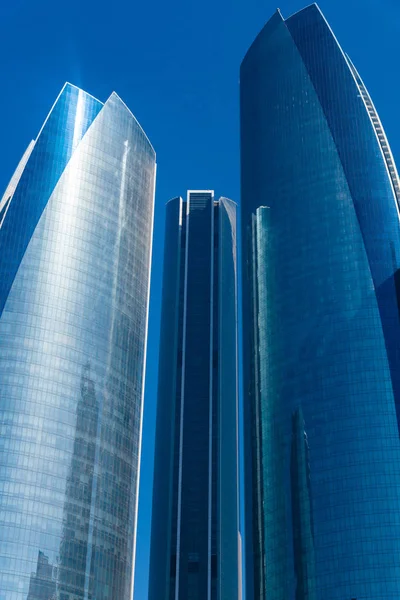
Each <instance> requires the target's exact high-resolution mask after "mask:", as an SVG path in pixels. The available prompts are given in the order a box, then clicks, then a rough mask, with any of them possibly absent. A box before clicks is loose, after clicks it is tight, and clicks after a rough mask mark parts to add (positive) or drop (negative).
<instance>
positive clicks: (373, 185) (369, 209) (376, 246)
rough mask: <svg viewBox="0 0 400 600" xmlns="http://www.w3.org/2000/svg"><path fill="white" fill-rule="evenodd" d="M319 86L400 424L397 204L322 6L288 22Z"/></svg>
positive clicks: (399, 231)
mask: <svg viewBox="0 0 400 600" xmlns="http://www.w3.org/2000/svg"><path fill="white" fill-rule="evenodd" d="M286 24H287V26H288V28H289V31H290V33H291V35H292V36H293V39H294V41H295V43H296V45H297V47H298V49H299V52H300V54H301V57H302V59H303V61H304V64H305V66H306V68H307V71H308V73H309V75H310V78H311V80H312V82H313V85H314V87H315V90H316V92H317V95H318V98H319V101H320V103H321V106H322V108H323V111H324V114H325V116H326V119H327V122H328V125H329V128H330V130H331V132H332V136H333V139H334V141H335V144H336V148H337V151H338V155H339V157H340V160H341V163H342V166H343V169H344V172H345V174H346V179H347V182H348V185H349V189H350V193H351V195H352V198H353V202H354V206H355V209H356V213H357V218H358V220H359V223H360V228H361V232H362V235H363V238H364V243H365V248H366V251H367V254H368V259H369V264H370V268H371V273H372V278H373V281H374V285H375V289H376V294H377V298H378V303H379V309H380V314H381V320H382V327H383V329H384V333H385V340H386V347H387V350H388V357H389V361H390V366H391V374H392V382H393V388H394V392H395V398H396V406H397V414H398V422H399V423H400V368H399V357H398V340H399V339H400V321H399V306H398V301H397V297H396V296H397V295H396V280H395V273H396V271H397V270H398V269H399V267H400V225H399V216H398V210H397V204H396V200H395V195H394V191H393V187H392V183H391V181H390V178H389V176H388V171H387V165H386V162H385V160H384V156H383V154H382V149H381V146H380V143H379V141H378V137H377V135H376V132H375V129H374V128H373V126H372V123H371V119H370V116H369V114H368V112H367V110H366V107H365V104H364V101H363V98H362V95H361V93H360V89H359V87H358V85H357V83H356V81H355V79H354V77H353V74H352V72H351V69H350V68H349V64H348V62H347V60H346V58H345V56H344V54H343V52H342V50H341V48H340V46H339V45H338V43H337V41H336V40H335V38H334V36H333V34H332V32H331V30H330V28H329V26H328V24H327V22H326V21H325V19H324V17H323V15H322V14H321V12H320V10H319V9H318V7H317V6H316V5H312V6H310V7H308V8H307V9H305V10H303V11H301V12H300V13H297V14H296V15H294V16H293V17H291V18H290V19H288V20H287V21H286Z"/></svg>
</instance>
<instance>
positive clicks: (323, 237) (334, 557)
mask: <svg viewBox="0 0 400 600" xmlns="http://www.w3.org/2000/svg"><path fill="white" fill-rule="evenodd" d="M240 85H241V146H242V148H241V152H242V156H241V160H242V204H241V207H242V213H241V214H242V241H243V319H244V406H245V429H246V440H245V448H246V452H245V456H246V464H245V469H246V485H245V490H246V494H247V503H246V518H247V530H246V542H247V548H246V556H247V580H248V586H247V598H248V599H252V600H253V599H255V600H260V599H263V600H265V599H267V600H287V599H288V598H296V600H322V599H324V600H351V599H357V600H377V599H378V598H379V600H389V599H390V600H395V599H398V598H399V597H400V568H399V556H400V519H399V515H400V444H399V426H398V424H399V419H400V353H399V340H400V324H399V308H400V305H399V300H400V287H399V286H400V271H399V267H400V226H399V204H398V202H399V199H400V194H399V190H400V187H399V180H398V175H397V171H396V167H395V164H394V161H393V156H392V153H391V151H390V148H389V144H388V142H387V139H386V136H385V133H384V131H383V128H382V125H381V122H380V120H379V117H378V114H377V112H376V110H375V108H374V105H373V103H372V100H371V98H370V96H369V94H368V92H367V90H366V87H365V85H364V84H363V82H362V80H361V78H360V76H359V74H358V73H357V71H356V69H355V67H354V66H353V64H352V63H351V61H350V59H349V58H348V57H347V56H346V55H345V54H344V53H343V51H342V49H341V48H340V46H339V45H338V42H337V40H336V38H335V36H334V35H333V33H332V31H331V29H330V27H329V25H328V24H327V22H326V21H325V19H324V17H323V15H322V14H321V12H320V10H319V9H318V7H317V6H316V5H315V4H313V5H312V6H309V7H308V8H305V9H304V10H302V11H300V12H298V13H297V14H295V15H293V16H292V17H290V18H289V19H286V20H284V19H283V17H282V15H281V14H280V12H279V11H278V12H276V14H275V15H274V16H273V17H272V18H271V20H270V21H269V22H268V23H267V24H266V25H265V27H264V29H263V30H262V31H261V33H260V34H259V35H258V37H257V38H256V40H255V41H254V43H253V45H252V46H251V48H250V49H249V51H248V53H247V55H246V57H245V58H244V61H243V63H242V66H241V77H240Z"/></svg>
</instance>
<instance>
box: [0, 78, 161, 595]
mask: <svg viewBox="0 0 400 600" xmlns="http://www.w3.org/2000/svg"><path fill="white" fill-rule="evenodd" d="M154 186H155V153H154V150H153V148H152V146H151V144H150V142H149V140H148V139H147V137H146V135H145V134H144V132H143V130H142V129H141V127H140V126H139V124H138V122H137V121H136V119H135V118H134V117H133V115H132V114H131V112H130V111H129V110H128V108H127V107H126V106H125V104H124V103H123V102H122V101H121V100H120V98H119V97H118V96H117V95H116V94H115V93H113V94H112V95H111V96H110V98H109V99H108V100H107V102H106V103H105V104H103V103H101V102H99V101H98V100H96V99H95V98H93V97H92V96H90V95H89V94H87V93H85V92H83V91H82V90H80V89H78V88H76V87H74V86H72V85H70V84H66V85H65V86H64V88H63V89H62V91H61V93H60V95H59V96H58V98H57V100H56V102H55V104H54V106H53V108H52V109H51V111H50V114H49V116H48V117H47V119H46V121H45V123H44V125H43V127H42V129H41V130H40V133H39V135H38V137H37V138H36V140H35V141H34V142H32V143H31V144H30V145H29V148H28V150H27V152H26V153H25V154H24V157H23V159H22V160H21V163H20V165H19V167H18V168H17V171H16V173H15V175H14V177H13V178H12V179H11V182H10V184H9V186H8V188H7V190H6V193H5V195H4V197H3V199H2V200H1V202H0V428H1V429H0V432H1V433H0V599H1V600H11V599H12V600H30V599H31V598H32V599H35V600H36V599H37V600H39V599H40V600H83V599H85V600H89V599H92V600H94V599H96V600H116V599H118V600H131V597H132V588H133V562H134V539H135V533H136V519H137V493H138V469H139V462H140V460H139V459H140V441H141V440H140V438H141V424H142V402H143V374H144V365H145V351H146V332H147V315H148V295H149V275H150V258H151V240H152V221H153V204H154ZM38 557H39V558H38Z"/></svg>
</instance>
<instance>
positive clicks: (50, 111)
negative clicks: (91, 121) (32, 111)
mask: <svg viewBox="0 0 400 600" xmlns="http://www.w3.org/2000/svg"><path fill="white" fill-rule="evenodd" d="M67 87H71V88H74V89H75V90H79V91H80V92H82V94H85V96H89V98H93V100H96V102H98V103H99V104H101V105H102V106H104V102H101V100H98V99H97V98H95V97H94V96H92V94H88V93H87V92H85V90H83V89H82V88H80V87H78V86H77V85H74V84H73V83H70V82H69V81H66V82H65V83H64V85H63V86H62V88H61V90H60V92H59V93H58V96H57V98H56V99H55V101H54V102H53V104H52V106H51V108H50V110H49V112H48V113H47V117H46V118H45V120H44V121H43V124H42V126H41V128H40V129H39V133H38V134H37V136H36V137H35V139H34V141H35V142H36V141H37V139H38V138H39V136H40V134H41V133H42V131H43V129H44V127H45V125H46V123H47V121H48V120H49V118H50V115H51V113H52V112H53V110H54V107H55V106H56V104H57V102H58V101H59V99H60V98H61V96H62V95H63V93H64V91H65V89H66V88H67Z"/></svg>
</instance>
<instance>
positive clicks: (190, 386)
mask: <svg viewBox="0 0 400 600" xmlns="http://www.w3.org/2000/svg"><path fill="white" fill-rule="evenodd" d="M237 435H238V425H237V280H236V205H235V204H234V203H233V202H232V201H231V200H228V199H226V198H221V199H220V200H218V201H215V200H214V193H213V192H212V191H189V192H188V196H187V202H184V201H183V200H182V198H175V199H173V200H171V201H170V202H169V203H168V204H167V218H166V237H165V254H164V283H163V308H162V325H161V344H160V367H159V388H158V414H157V429H156V450H155V473H154V496H153V523H152V540H151V562H150V593H149V600H232V599H235V598H236V599H237V598H238V578H239V570H238V537H239V536H238V463H237V453H238V446H237Z"/></svg>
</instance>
